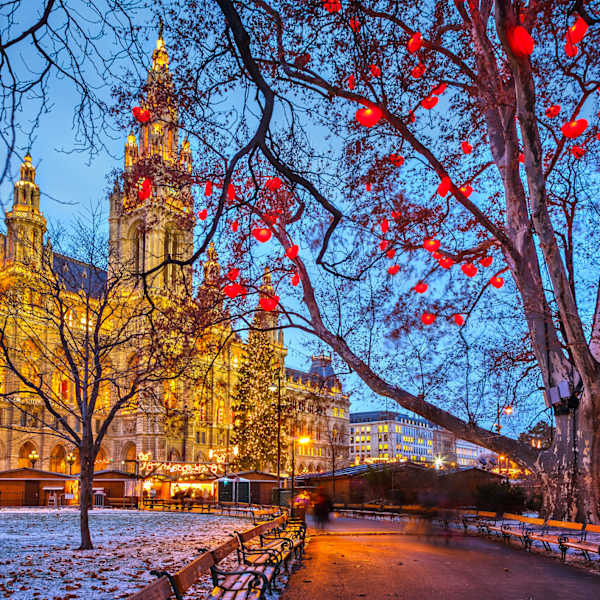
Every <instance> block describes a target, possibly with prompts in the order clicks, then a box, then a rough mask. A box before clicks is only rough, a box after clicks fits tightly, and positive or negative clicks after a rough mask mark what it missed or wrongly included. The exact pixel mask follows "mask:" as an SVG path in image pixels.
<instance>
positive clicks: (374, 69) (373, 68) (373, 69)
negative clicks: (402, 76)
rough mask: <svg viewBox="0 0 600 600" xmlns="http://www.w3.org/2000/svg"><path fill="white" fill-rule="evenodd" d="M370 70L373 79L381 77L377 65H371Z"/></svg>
mask: <svg viewBox="0 0 600 600" xmlns="http://www.w3.org/2000/svg"><path fill="white" fill-rule="evenodd" d="M370 69H371V75H373V77H380V76H381V69H380V68H379V67H378V66H377V65H371V67H370Z"/></svg>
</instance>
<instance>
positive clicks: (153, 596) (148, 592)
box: [127, 577, 173, 600]
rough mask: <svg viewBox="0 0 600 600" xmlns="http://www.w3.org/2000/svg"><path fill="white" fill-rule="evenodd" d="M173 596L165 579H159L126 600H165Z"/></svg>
mask: <svg viewBox="0 0 600 600" xmlns="http://www.w3.org/2000/svg"><path fill="white" fill-rule="evenodd" d="M172 595H173V590H172V589H171V584H170V583H169V580H168V579H167V578H166V577H159V578H158V579H156V580H155V581H153V582H152V583H150V584H148V585H147V586H146V587H145V588H144V589H143V590H140V591H139V592H137V593H135V594H133V596H129V598H128V599H127V600H167V598H171V596H172Z"/></svg>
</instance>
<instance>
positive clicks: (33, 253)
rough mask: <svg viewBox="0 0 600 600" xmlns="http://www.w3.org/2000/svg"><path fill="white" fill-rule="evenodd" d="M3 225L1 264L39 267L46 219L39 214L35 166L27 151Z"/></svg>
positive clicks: (38, 192) (38, 193) (38, 190)
mask: <svg viewBox="0 0 600 600" xmlns="http://www.w3.org/2000/svg"><path fill="white" fill-rule="evenodd" d="M5 222H6V242H5V243H6V248H5V252H4V261H5V264H8V263H21V264H29V265H32V266H35V267H37V268H40V267H41V262H42V247H43V240H44V233H46V219H45V217H44V215H43V214H42V213H41V211H40V188H39V186H38V185H37V184H36V182H35V167H34V166H33V163H32V158H31V155H30V154H29V152H28V153H27V155H26V156H25V158H24V160H23V163H22V164H21V172H20V177H19V181H17V182H16V183H15V187H14V195H13V205H12V209H11V210H10V211H7V212H6V213H5Z"/></svg>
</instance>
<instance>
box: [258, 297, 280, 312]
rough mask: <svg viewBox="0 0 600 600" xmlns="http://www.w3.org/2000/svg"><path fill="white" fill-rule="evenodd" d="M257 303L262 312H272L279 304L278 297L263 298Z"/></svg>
mask: <svg viewBox="0 0 600 600" xmlns="http://www.w3.org/2000/svg"><path fill="white" fill-rule="evenodd" d="M258 303H259V304H260V307H261V308H262V309H263V310H266V311H269V312H270V311H272V310H275V309H276V308H277V305H278V304H279V296H264V297H262V298H261V299H260V300H259V301H258Z"/></svg>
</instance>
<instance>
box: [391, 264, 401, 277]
mask: <svg viewBox="0 0 600 600" xmlns="http://www.w3.org/2000/svg"><path fill="white" fill-rule="evenodd" d="M399 270H400V265H392V266H391V267H388V273H389V274H390V275H395V274H396V273H397V272H398V271H399Z"/></svg>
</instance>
